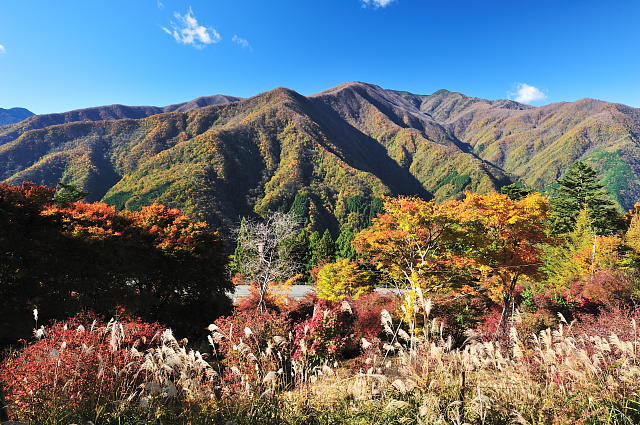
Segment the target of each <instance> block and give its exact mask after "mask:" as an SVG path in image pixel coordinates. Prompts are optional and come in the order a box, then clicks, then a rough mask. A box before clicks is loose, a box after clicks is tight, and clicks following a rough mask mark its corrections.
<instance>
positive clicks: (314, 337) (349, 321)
mask: <svg viewBox="0 0 640 425" xmlns="http://www.w3.org/2000/svg"><path fill="white" fill-rule="evenodd" d="M354 320H355V315H354V313H353V310H352V308H351V305H350V304H349V303H348V302H347V301H343V302H341V303H332V302H330V301H327V300H319V301H318V302H316V304H315V306H314V311H313V315H312V316H311V317H310V318H309V319H307V320H305V321H304V322H302V323H299V324H298V325H296V326H295V344H294V346H295V349H296V351H295V353H294V356H293V357H294V359H301V358H305V359H307V363H308V364H321V363H323V362H324V361H328V360H333V359H336V358H341V357H348V356H350V355H353V354H354V353H356V352H357V350H358V342H357V341H355V339H354V335H353V323H354Z"/></svg>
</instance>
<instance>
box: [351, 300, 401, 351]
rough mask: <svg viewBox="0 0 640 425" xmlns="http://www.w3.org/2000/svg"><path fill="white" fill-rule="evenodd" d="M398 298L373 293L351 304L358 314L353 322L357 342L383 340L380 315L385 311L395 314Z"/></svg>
mask: <svg viewBox="0 0 640 425" xmlns="http://www.w3.org/2000/svg"><path fill="white" fill-rule="evenodd" d="M399 304H400V303H399V301H398V298H397V297H396V296H394V295H386V294H380V293H378V292H371V293H369V294H365V295H363V296H361V297H360V298H358V299H357V300H354V301H352V302H351V307H352V308H353V310H354V311H355V313H356V317H355V320H354V322H353V333H354V338H355V340H356V341H360V340H361V339H362V338H366V339H373V338H381V337H382V336H383V333H384V330H383V328H382V323H381V322H380V315H381V314H382V311H383V310H387V311H388V312H390V313H393V312H395V311H396V310H397V309H398V307H399Z"/></svg>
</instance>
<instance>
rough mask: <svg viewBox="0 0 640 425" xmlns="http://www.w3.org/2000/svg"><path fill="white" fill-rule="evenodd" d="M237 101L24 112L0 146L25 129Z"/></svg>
mask: <svg viewBox="0 0 640 425" xmlns="http://www.w3.org/2000/svg"><path fill="white" fill-rule="evenodd" d="M238 100H240V98H239V97H233V96H225V95H221V94H216V95H213V96H204V97H199V98H197V99H194V100H191V101H189V102H184V103H177V104H174V105H168V106H125V105H108V106H97V107H93V108H85V109H76V110H74V111H69V112H63V113H57V114H44V115H35V116H32V115H33V114H32V113H30V112H29V111H27V112H29V115H27V116H25V117H24V118H22V120H24V119H25V118H28V117H31V118H30V119H28V120H25V121H23V122H21V123H19V124H17V125H13V126H9V127H4V128H0V145H1V144H3V143H7V142H10V141H12V140H15V139H16V138H17V137H19V136H20V135H21V134H23V133H25V132H27V131H29V130H36V129H39V128H44V127H49V126H52V125H58V124H66V123H71V122H79V121H105V120H119V119H123V118H134V119H139V118H145V117H148V116H151V115H156V114H162V113H164V112H186V111H191V110H193V109H197V108H202V107H204V106H210V105H220V104H223V103H229V102H235V101H238ZM19 121H21V120H19ZM13 122H18V121H13ZM0 124H1V123H0ZM7 124H9V123H7Z"/></svg>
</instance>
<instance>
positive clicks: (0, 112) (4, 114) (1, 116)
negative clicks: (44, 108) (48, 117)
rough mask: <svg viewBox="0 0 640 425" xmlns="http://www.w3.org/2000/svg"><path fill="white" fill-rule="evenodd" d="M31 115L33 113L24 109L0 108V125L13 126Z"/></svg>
mask: <svg viewBox="0 0 640 425" xmlns="http://www.w3.org/2000/svg"><path fill="white" fill-rule="evenodd" d="M33 115H34V114H33V112H31V111H30V110H28V109H24V108H10V109H2V108H0V125H7V124H14V123H17V122H20V121H22V120H25V119H27V118H29V117H30V116H33Z"/></svg>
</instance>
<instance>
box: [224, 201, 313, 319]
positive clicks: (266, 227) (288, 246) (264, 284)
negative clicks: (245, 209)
mask: <svg viewBox="0 0 640 425" xmlns="http://www.w3.org/2000/svg"><path fill="white" fill-rule="evenodd" d="M299 229H300V223H299V221H298V220H297V218H296V217H295V216H294V215H293V214H291V213H289V214H285V213H281V212H278V213H274V214H272V215H271V216H269V217H268V218H267V219H265V220H262V221H257V220H247V221H244V222H243V223H242V225H241V226H240V228H239V229H238V232H237V246H238V248H236V255H237V257H236V258H235V259H234V263H235V267H236V269H237V270H238V271H239V272H240V273H242V274H243V275H245V276H246V277H247V278H248V279H249V280H251V281H254V282H255V283H256V285H257V287H258V291H259V294H260V303H259V306H260V308H261V309H263V308H264V301H265V296H266V295H267V292H268V290H269V283H271V282H282V281H284V280H286V279H289V278H290V277H292V276H294V275H296V274H297V273H298V272H299V270H300V269H301V267H302V264H301V263H300V262H299V261H298V260H297V258H296V255H295V252H294V251H295V249H296V244H295V240H296V238H297V236H298V233H299Z"/></svg>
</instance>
